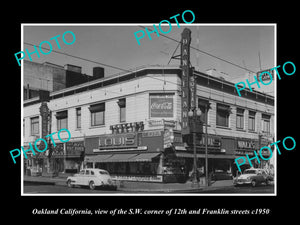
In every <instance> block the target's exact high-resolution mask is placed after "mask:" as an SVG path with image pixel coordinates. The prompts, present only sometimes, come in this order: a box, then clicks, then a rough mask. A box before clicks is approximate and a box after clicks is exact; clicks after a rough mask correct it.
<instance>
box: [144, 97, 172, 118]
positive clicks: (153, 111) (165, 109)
mask: <svg viewBox="0 0 300 225" xmlns="http://www.w3.org/2000/svg"><path fill="white" fill-rule="evenodd" d="M173 96H174V95H173V94H150V117H151V118H155V117H173V115H174V99H173Z"/></svg>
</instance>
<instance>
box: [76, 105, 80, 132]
mask: <svg viewBox="0 0 300 225" xmlns="http://www.w3.org/2000/svg"><path fill="white" fill-rule="evenodd" d="M76 127H77V128H81V108H77V109H76Z"/></svg>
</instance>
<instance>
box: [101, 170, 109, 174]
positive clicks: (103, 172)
mask: <svg viewBox="0 0 300 225" xmlns="http://www.w3.org/2000/svg"><path fill="white" fill-rule="evenodd" d="M99 173H100V174H102V175H109V174H108V172H106V171H99Z"/></svg>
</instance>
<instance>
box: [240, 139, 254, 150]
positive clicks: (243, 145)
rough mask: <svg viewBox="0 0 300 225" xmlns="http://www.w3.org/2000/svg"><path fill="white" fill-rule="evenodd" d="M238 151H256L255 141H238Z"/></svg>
mask: <svg viewBox="0 0 300 225" xmlns="http://www.w3.org/2000/svg"><path fill="white" fill-rule="evenodd" d="M237 148H238V149H252V150H254V149H256V145H255V142H254V141H253V140H237Z"/></svg>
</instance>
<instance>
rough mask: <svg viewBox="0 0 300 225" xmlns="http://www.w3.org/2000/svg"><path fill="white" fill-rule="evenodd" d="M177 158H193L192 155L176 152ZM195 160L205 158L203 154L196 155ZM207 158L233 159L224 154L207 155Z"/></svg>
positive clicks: (232, 156)
mask: <svg viewBox="0 0 300 225" xmlns="http://www.w3.org/2000/svg"><path fill="white" fill-rule="evenodd" d="M176 156H177V157H181V158H194V154H193V153H188V152H176ZM197 158H205V154H199V153H198V154H197ZM207 158H209V159H234V158H235V156H234V155H224V154H207Z"/></svg>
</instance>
